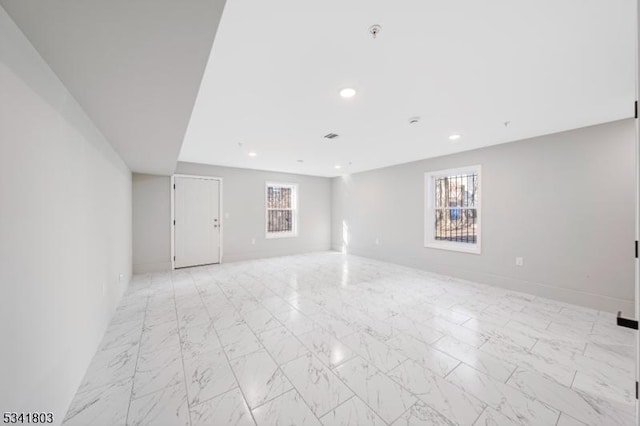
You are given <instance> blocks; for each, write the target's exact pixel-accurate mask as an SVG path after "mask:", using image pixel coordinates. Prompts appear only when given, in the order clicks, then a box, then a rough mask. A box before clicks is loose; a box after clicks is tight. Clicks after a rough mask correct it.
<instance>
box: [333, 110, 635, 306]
mask: <svg viewBox="0 0 640 426" xmlns="http://www.w3.org/2000/svg"><path fill="white" fill-rule="evenodd" d="M634 138H635V131H634V121H633V120H631V119H630V120H623V121H618V122H613V123H608V124H603V125H599V126H593V127H587V128H583V129H578V130H574V131H569V132H564V133H558V134H553V135H549V136H544V137H539V138H534V139H529V140H524V141H520V142H515V143H509V144H504V145H498V146H493V147H489V148H484V149H479V150H475V151H468V152H463V153H460V154H454V155H449V156H444V157H439V158H433V159H428V160H423V161H417V162H413V163H408V164H403V165H399V166H394V167H388V168H384V169H378V170H373V171H369V172H364V173H357V174H354V175H351V176H345V177H340V178H335V179H334V180H333V202H332V231H333V232H332V234H333V235H332V246H333V247H334V248H335V249H337V250H340V249H341V248H342V246H343V225H344V226H346V227H347V228H348V233H347V234H348V247H347V250H348V252H350V253H354V254H359V255H362V256H368V257H372V258H376V259H382V260H386V261H390V262H395V263H399V264H404V265H409V266H414V267H418V268H423V269H427V270H430V271H435V272H439V273H443V274H447V275H452V276H457V277H461V278H466V279H470V280H474V281H478V282H483V283H487V284H492V285H497V286H501V287H507V288H512V289H516V290H520V291H524V292H528V293H533V294H537V295H541V296H546V297H550V298H554V299H559V300H564V301H567V302H571V303H577V304H581V305H585V306H591V307H595V308H599V309H605V310H608V311H612V312H614V311H617V310H618V309H621V310H623V311H625V312H626V313H628V315H629V316H632V313H633V309H634V308H633V300H634V252H633V241H634V229H635V224H634V200H635V187H634V182H635V152H634ZM474 164H481V165H482V222H483V223H482V254H480V255H474V254H463V253H457V252H450V251H444V250H437V249H430V248H425V247H424V244H423V229H424V222H423V220H424V216H423V215H424V204H423V203H424V173H425V172H427V171H437V170H443V169H448V168H455V167H461V166H468V165H474ZM376 238H379V242H380V244H379V245H376V244H375V239H376ZM516 256H522V257H524V262H525V263H524V267H517V266H515V257H516Z"/></svg>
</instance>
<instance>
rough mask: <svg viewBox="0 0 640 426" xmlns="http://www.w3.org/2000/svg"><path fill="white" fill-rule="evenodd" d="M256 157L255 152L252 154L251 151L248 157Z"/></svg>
mask: <svg viewBox="0 0 640 426" xmlns="http://www.w3.org/2000/svg"><path fill="white" fill-rule="evenodd" d="M256 155H258V154H256V153H255V152H253V151H251V152H250V153H249V157H255V156H256Z"/></svg>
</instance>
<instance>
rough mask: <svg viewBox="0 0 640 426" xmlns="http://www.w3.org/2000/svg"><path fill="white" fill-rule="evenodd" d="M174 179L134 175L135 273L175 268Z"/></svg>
mask: <svg viewBox="0 0 640 426" xmlns="http://www.w3.org/2000/svg"><path fill="white" fill-rule="evenodd" d="M170 223H171V177H170V176H160V175H147V174H138V173H134V174H133V273H134V274H142V273H147V272H154V271H168V270H170V269H171V228H170Z"/></svg>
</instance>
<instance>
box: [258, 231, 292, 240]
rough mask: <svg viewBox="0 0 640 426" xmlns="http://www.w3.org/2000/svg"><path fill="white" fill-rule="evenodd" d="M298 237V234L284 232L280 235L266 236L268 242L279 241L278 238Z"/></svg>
mask: <svg viewBox="0 0 640 426" xmlns="http://www.w3.org/2000/svg"><path fill="white" fill-rule="evenodd" d="M297 236H298V233H296V232H283V233H280V232H278V233H275V232H274V233H271V234H269V233H267V234H266V235H265V238H267V239H268V240H272V239H278V238H294V237H297Z"/></svg>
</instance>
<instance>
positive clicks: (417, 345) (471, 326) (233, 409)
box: [65, 252, 635, 426]
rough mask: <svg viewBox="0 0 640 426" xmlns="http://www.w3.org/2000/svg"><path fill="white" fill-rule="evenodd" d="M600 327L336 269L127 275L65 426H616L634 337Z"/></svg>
mask: <svg viewBox="0 0 640 426" xmlns="http://www.w3.org/2000/svg"><path fill="white" fill-rule="evenodd" d="M614 324H615V315H612V314H610V313H605V312H598V311H595V310H593V309H588V308H583V307H579V306H575V305H570V304H567V303H563V302H558V301H553V300H549V299H545V298H541V297H536V296H533V295H530V294H525V293H520V292H515V291H509V290H505V289H500V288H496V287H491V286H487V285H482V284H477V283H473V282H469V281H465V280H460V279H454V278H451V277H445V276H441V275H437V274H433V273H429V272H426V271H420V270H416V269H412V268H407V267H402V266H398V265H393V264H390V263H384V262H378V261H375V260H370V259H366V258H362V257H356V256H347V255H343V254H340V253H329V252H327V253H313V254H305V255H297V256H288V257H282V258H271V259H260V260H251V261H245V262H235V263H229V264H222V265H212V266H204V267H198V268H190V269H182V270H178V271H173V272H165V273H153V274H145V275H139V276H134V277H133V279H132V281H131V283H130V285H129V288H128V289H127V291H126V292H125V296H123V299H122V301H121V304H120V306H118V307H117V309H116V312H115V314H114V317H113V320H112V321H111V324H110V325H109V327H108V329H107V331H106V332H105V335H104V339H103V341H102V342H101V343H100V345H99V347H100V350H99V351H98V352H97V353H96V355H95V356H94V359H93V360H92V362H91V365H90V367H89V368H88V370H87V372H86V374H85V378H84V379H83V381H82V384H81V386H80V387H79V390H78V393H77V395H76V397H75V398H74V401H73V403H72V405H71V408H70V409H69V412H68V415H67V420H66V423H65V424H81V425H86V424H108V425H122V424H124V423H125V422H126V419H125V416H126V413H127V410H128V409H129V408H130V409H129V423H132V424H145V422H146V423H153V424H163V422H165V423H168V424H185V425H186V424H188V419H189V415H190V417H191V422H192V424H193V425H197V424H216V425H217V424H237V425H245V424H246V425H250V424H253V422H254V416H255V420H256V421H257V422H258V424H265V425H274V424H283V425H290V424H295V425H304V424H314V425H318V424H320V422H319V419H318V417H321V420H322V422H323V424H325V426H326V425H329V424H337V425H360V424H362V425H370V424H374V425H375V424H391V423H393V424H394V425H396V426H397V425H400V424H402V425H450V424H464V425H469V424H475V425H484V426H488V425H505V426H512V425H513V424H520V425H523V424H524V425H526V424H536V425H537V424H540V425H546V424H551V425H552V426H553V425H554V422H555V421H556V420H557V419H558V416H559V420H557V422H558V425H559V426H579V425H606V426H610V425H616V426H618V425H622V426H625V425H627V424H632V423H633V408H634V403H635V398H634V396H635V395H634V389H633V380H630V379H629V378H630V377H631V378H632V377H633V374H634V372H635V351H634V349H635V333H634V332H632V331H629V330H624V329H621V328H620V327H616V326H615V325H614ZM461 362H462V363H464V364H461ZM231 364H233V369H232V366H231ZM236 376H237V380H238V381H239V382H240V383H238V381H237V380H236ZM185 379H186V380H185ZM505 382H506V383H505ZM180 389H182V390H180ZM352 393H355V396H354V395H352ZM245 398H246V399H245ZM185 401H187V402H186V403H185ZM187 406H188V407H189V408H190V411H189V412H187V411H186V407H187ZM249 407H253V411H250V408H249ZM554 416H555V417H554Z"/></svg>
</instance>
